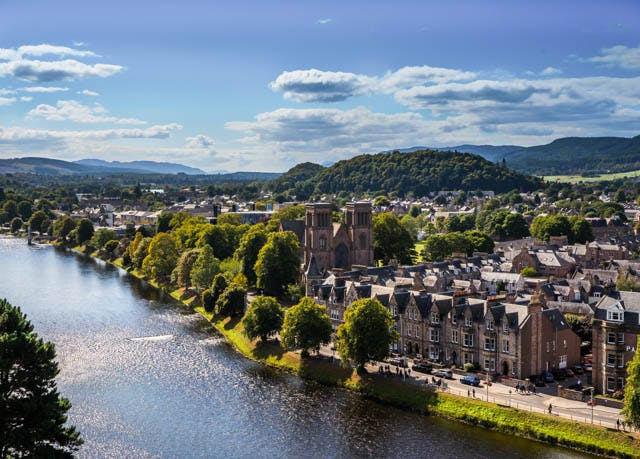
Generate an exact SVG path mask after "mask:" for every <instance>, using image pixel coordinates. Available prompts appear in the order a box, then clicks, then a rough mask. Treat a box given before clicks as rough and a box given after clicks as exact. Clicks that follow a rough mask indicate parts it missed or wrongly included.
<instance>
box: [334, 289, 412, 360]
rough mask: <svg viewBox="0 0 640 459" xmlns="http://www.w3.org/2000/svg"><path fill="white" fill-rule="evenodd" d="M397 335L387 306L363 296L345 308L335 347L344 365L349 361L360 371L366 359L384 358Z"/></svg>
mask: <svg viewBox="0 0 640 459" xmlns="http://www.w3.org/2000/svg"><path fill="white" fill-rule="evenodd" d="M398 338H399V335H398V332H396V331H395V330H393V317H392V316H391V313H390V312H389V311H388V310H387V308H385V307H384V306H383V305H382V304H381V303H380V302H379V301H378V300H376V299H372V298H363V299H361V300H357V301H354V302H353V303H351V305H350V306H349V307H348V308H347V310H346V312H345V315H344V323H343V324H341V325H340V326H339V327H338V337H337V340H336V347H337V348H338V352H339V353H340V358H341V359H342V362H343V363H344V364H346V363H347V362H349V361H351V362H353V363H354V364H355V366H356V369H357V370H358V372H362V371H364V365H365V363H367V362H368V361H370V360H384V359H385V358H386V357H387V356H388V355H389V346H391V344H392V343H394V342H396V341H397V340H398Z"/></svg>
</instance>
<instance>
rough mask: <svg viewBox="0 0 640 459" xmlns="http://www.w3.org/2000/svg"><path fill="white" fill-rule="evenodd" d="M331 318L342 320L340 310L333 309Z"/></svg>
mask: <svg viewBox="0 0 640 459" xmlns="http://www.w3.org/2000/svg"><path fill="white" fill-rule="evenodd" d="M331 318H332V319H333V320H340V311H338V310H337V309H331Z"/></svg>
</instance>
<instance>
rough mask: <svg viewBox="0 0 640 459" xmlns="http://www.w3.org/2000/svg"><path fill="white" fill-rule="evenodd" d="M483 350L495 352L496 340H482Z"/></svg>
mask: <svg viewBox="0 0 640 459" xmlns="http://www.w3.org/2000/svg"><path fill="white" fill-rule="evenodd" d="M484 350H485V351H495V350H496V339H495V338H485V339H484Z"/></svg>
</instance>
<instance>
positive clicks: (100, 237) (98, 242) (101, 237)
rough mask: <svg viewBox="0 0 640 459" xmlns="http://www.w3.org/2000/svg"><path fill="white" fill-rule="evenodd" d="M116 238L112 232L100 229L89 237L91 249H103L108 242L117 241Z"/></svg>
mask: <svg viewBox="0 0 640 459" xmlns="http://www.w3.org/2000/svg"><path fill="white" fill-rule="evenodd" d="M117 240H118V236H116V233H115V232H114V231H113V230H110V229H108V228H100V229H99V230H98V231H96V232H95V233H93V236H91V242H90V244H91V247H95V248H96V249H102V248H104V246H105V244H106V243H107V242H109V241H117Z"/></svg>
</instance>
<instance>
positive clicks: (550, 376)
mask: <svg viewBox="0 0 640 459" xmlns="http://www.w3.org/2000/svg"><path fill="white" fill-rule="evenodd" d="M542 377H543V378H544V382H546V383H551V382H553V374H551V372H549V371H547V372H546V373H544V374H543V375H542Z"/></svg>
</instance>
